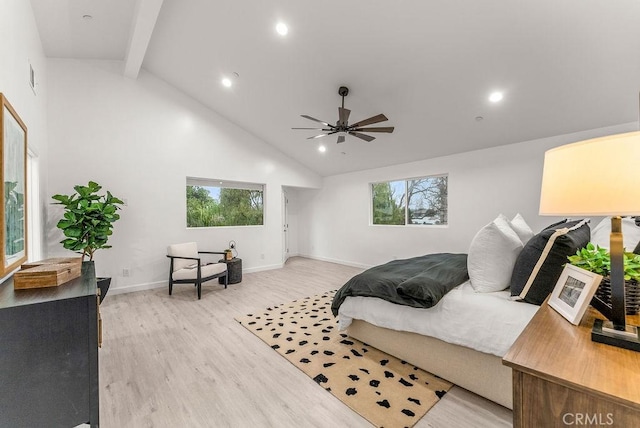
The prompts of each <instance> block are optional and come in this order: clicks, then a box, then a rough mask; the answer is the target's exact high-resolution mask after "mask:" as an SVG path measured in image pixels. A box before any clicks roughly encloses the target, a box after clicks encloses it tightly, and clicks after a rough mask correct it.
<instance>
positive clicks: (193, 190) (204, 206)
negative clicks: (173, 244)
mask: <svg viewBox="0 0 640 428" xmlns="http://www.w3.org/2000/svg"><path fill="white" fill-rule="evenodd" d="M263 199H264V185H262V184H255V183H240V182H237V181H221V180H212V179H203V178H191V177H187V227H216V226H254V225H262V224H264V222H263V219H264V211H263Z"/></svg>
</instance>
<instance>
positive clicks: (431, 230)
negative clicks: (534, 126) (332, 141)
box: [299, 123, 637, 267]
mask: <svg viewBox="0 0 640 428" xmlns="http://www.w3.org/2000/svg"><path fill="white" fill-rule="evenodd" d="M636 128H637V124H636V123H632V124H626V125H622V126H617V127H610V128H603V129H598V130H593V131H587V132H580V133H576V134H571V135H564V136H558V137H553V138H547V139H541V140H535V141H528V142H523V143H517V144H511V145H507V146H502V147H495V148H490V149H485V150H478V151H473V152H468V153H462V154H458V155H453V156H447V157H441V158H436V159H429V160H422V161H416V162H412V163H407V164H402V165H395V166H391V167H386V168H378V169H373V170H367V171H361V172H355V173H350V174H342V175H336V176H332V177H327V178H325V179H324V184H323V186H322V189H321V190H308V191H301V192H300V195H299V198H300V202H299V203H300V206H301V207H303V208H302V209H301V210H300V214H299V218H300V219H304V220H303V221H304V224H302V223H301V225H300V231H301V233H300V248H299V251H300V253H301V254H303V255H307V256H309V257H313V258H319V259H323V260H329V261H337V262H340V263H346V264H351V265H355V266H361V267H368V266H372V265H376V264H380V263H384V262H387V261H389V260H391V259H393V258H407V257H414V256H418V255H423V254H428V253H434V252H467V250H468V247H469V243H470V242H471V240H472V239H473V237H474V235H475V234H476V232H477V231H478V230H479V229H480V228H481V227H482V226H484V225H485V224H487V223H489V222H490V221H491V220H493V219H494V218H495V217H496V216H497V215H498V214H499V213H504V214H505V215H507V216H509V217H513V216H514V215H515V214H516V213H518V212H519V213H521V214H522V215H523V216H524V218H525V219H526V221H527V222H528V223H529V225H530V226H531V228H532V229H533V230H534V232H538V231H540V230H541V229H542V228H543V227H544V226H546V225H548V224H551V223H552V222H553V221H554V219H555V218H549V217H541V216H539V215H538V202H539V196H540V183H541V180H542V165H543V159H544V152H545V150H547V149H549V148H551V147H555V146H558V145H562V144H567V143H571V142H575V141H579V140H583V139H586V138H594V137H598V136H602V135H608V134H614V133H619V132H626V131H632V130H636ZM590 171H593V172H594V173H595V172H596V171H597V165H585V173H590ZM443 173H448V174H449V225H448V226H447V227H425V226H381V225H376V226H373V225H370V221H371V220H370V209H371V208H370V206H371V204H370V200H369V198H370V191H369V184H370V183H373V182H380V181H391V180H396V179H406V178H413V177H421V176H426V175H433V174H443ZM594 220H595V219H594ZM302 231H304V232H302Z"/></svg>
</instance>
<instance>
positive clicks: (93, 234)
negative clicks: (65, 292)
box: [52, 181, 124, 301]
mask: <svg viewBox="0 0 640 428" xmlns="http://www.w3.org/2000/svg"><path fill="white" fill-rule="evenodd" d="M101 189H102V186H100V185H99V184H98V183H96V182H94V181H89V184H88V185H87V186H81V185H78V186H74V190H75V193H73V194H71V195H60V194H58V195H53V196H52V198H53V199H54V200H55V201H57V202H55V203H54V204H56V205H62V206H64V209H65V212H64V216H63V218H62V219H60V221H58V224H57V227H58V228H59V229H61V230H62V233H64V236H65V238H64V239H63V240H62V241H60V243H61V244H62V245H63V246H64V248H66V249H67V250H71V251H75V252H78V253H81V254H82V261H83V262H84V261H85V259H86V258H88V260H89V261H93V255H94V253H95V252H96V251H97V250H100V249H105V248H111V245H107V241H108V240H109V236H111V235H112V233H113V232H112V228H113V223H114V222H115V221H116V220H118V219H119V218H120V215H119V214H118V213H117V211H118V210H119V209H121V208H120V205H123V204H124V202H123V201H122V200H120V199H118V198H116V197H115V196H113V195H112V194H111V192H109V191H107V193H106V195H105V194H102V195H100V194H98V192H99V191H100V190H101ZM98 282H99V283H98V286H99V287H100V300H101V301H102V299H103V298H104V296H105V295H106V292H107V290H108V289H109V284H110V283H111V278H98Z"/></svg>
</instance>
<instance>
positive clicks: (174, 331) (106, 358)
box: [99, 257, 512, 428]
mask: <svg viewBox="0 0 640 428" xmlns="http://www.w3.org/2000/svg"><path fill="white" fill-rule="evenodd" d="M360 271H361V270H360V269H356V268H352V267H348V266H342V265H337V264H333V263H326V262H320V261H315V260H309V259H304V258H299V257H295V258H292V259H290V260H289V261H288V262H287V263H286V265H285V267H284V268H283V269H277V270H270V271H264V272H257V273H251V274H245V275H244V277H243V281H242V282H241V283H240V284H234V285H230V286H229V288H228V289H226V290H224V289H223V288H222V286H219V285H217V283H213V282H212V283H209V285H205V286H203V290H202V300H200V301H198V300H197V296H196V291H195V288H194V287H193V286H190V285H177V286H174V292H173V296H169V295H168V290H167V289H166V288H162V289H156V290H148V291H142V292H137V293H129V294H120V295H109V296H107V298H106V299H105V301H104V303H103V304H102V305H101V308H100V310H101V313H102V318H103V329H104V339H103V345H102V349H101V350H100V353H99V358H100V418H101V426H102V427H104V428H111V427H119V428H120V427H243V428H244V427H279V428H286V427H295V428H298V427H371V425H370V424H369V422H367V421H366V420H365V419H363V418H362V417H361V416H359V415H358V414H357V413H355V412H353V411H352V410H350V409H349V408H348V407H347V406H345V405H343V404H342V403H341V402H340V401H339V400H338V399H336V398H335V397H333V396H332V395H331V394H329V393H327V392H326V391H324V390H323V389H322V388H321V387H319V386H318V385H317V384H316V383H315V382H314V381H313V380H311V379H310V378H309V377H307V376H306V375H305V374H304V373H302V372H301V371H300V370H298V369H297V368H295V367H294V366H293V365H291V364H290V363H289V362H287V361H286V360H285V359H284V358H282V357H280V356H279V355H278V354H277V353H276V352H273V351H272V350H271V348H269V347H268V346H267V345H265V344H264V343H263V342H262V341H261V340H260V339H258V338H257V337H255V336H254V335H253V334H251V333H250V332H249V331H247V330H246V329H245V328H244V327H242V326H241V325H240V324H238V323H237V322H236V321H235V320H234V316H236V315H241V314H246V313H251V312H252V311H254V310H256V309H262V308H265V307H267V306H270V305H274V304H278V303H285V302H289V301H291V300H295V299H297V298H300V297H306V296H311V295H314V294H318V293H321V292H324V291H327V290H332V289H337V288H339V287H340V286H341V285H342V284H343V283H344V282H345V281H346V280H347V279H349V278H350V277H351V276H353V275H354V274H356V273H359V272H360ZM511 418H512V413H511V411H509V410H508V409H506V408H504V407H501V406H499V405H497V404H494V403H492V402H490V401H488V400H485V399H483V398H481V397H478V396H476V395H474V394H472V393H470V392H468V391H465V390H464V389H461V388H458V387H454V388H453V389H452V390H451V391H450V392H449V393H448V394H447V395H446V396H445V397H444V398H443V399H442V400H441V401H440V402H439V403H438V404H436V405H435V406H434V408H432V409H431V411H430V412H429V413H428V414H427V415H426V416H425V417H424V418H422V419H421V420H420V422H418V424H417V425H416V427H417V428H425V427H460V428H463V427H474V428H477V427H491V428H493V427H502V426H504V427H509V426H511Z"/></svg>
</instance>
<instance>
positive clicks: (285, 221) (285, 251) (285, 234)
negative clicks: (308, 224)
mask: <svg viewBox="0 0 640 428" xmlns="http://www.w3.org/2000/svg"><path fill="white" fill-rule="evenodd" d="M288 210H289V198H288V197H287V192H286V191H284V190H282V263H285V262H286V261H287V259H288V258H289V212H288Z"/></svg>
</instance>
